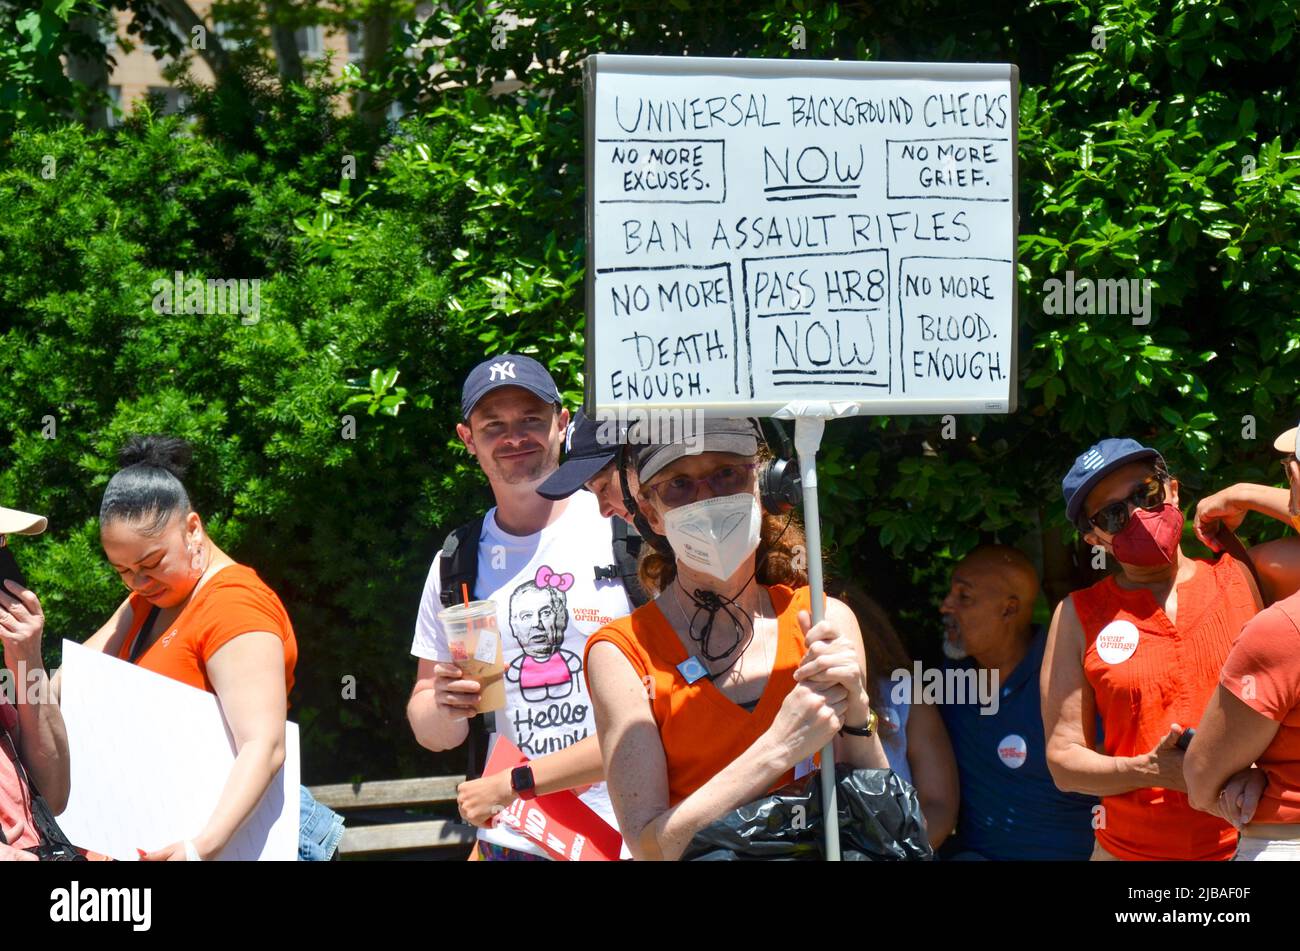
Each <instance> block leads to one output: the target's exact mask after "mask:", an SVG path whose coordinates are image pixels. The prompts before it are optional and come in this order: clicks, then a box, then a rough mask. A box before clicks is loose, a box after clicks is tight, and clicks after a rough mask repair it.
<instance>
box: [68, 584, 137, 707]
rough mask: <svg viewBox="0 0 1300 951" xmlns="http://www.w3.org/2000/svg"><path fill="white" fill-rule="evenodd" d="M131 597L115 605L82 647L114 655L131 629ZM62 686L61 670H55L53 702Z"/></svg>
mask: <svg viewBox="0 0 1300 951" xmlns="http://www.w3.org/2000/svg"><path fill="white" fill-rule="evenodd" d="M132 620H133V618H132V612H131V598H130V597H129V596H128V597H127V598H126V599H125V600H123V601H122V603H121V604H119V605H118V606H117V610H116V611H114V612H113V613H112V614H111V615H109V618H108V620H107V621H105V622H104V623H103V625H102V626H101V627H100V628H99V630H97V631H96V632H95V633H94V634H92V635H90V637H88V638H86V640H85V641H84V642H83V644H82V646H83V647H89V648H90V649H91V650H96V651H99V652H100V653H102V654H108V655H109V656H111V657H116V656H117V653H118V651H120V650H121V649H122V642H123V641H125V640H126V636H127V634H128V633H130V631H131V622H132ZM62 686H63V676H62V671H60V670H56V671H55V672H54V674H53V676H52V677H51V678H50V689H51V691H52V692H53V695H54V702H55V703H58V702H59V696H60V694H59V691H60V690H61V689H62Z"/></svg>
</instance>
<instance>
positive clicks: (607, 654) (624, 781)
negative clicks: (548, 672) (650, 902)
mask: <svg viewBox="0 0 1300 951" xmlns="http://www.w3.org/2000/svg"><path fill="white" fill-rule="evenodd" d="M587 672H588V682H589V684H590V687H591V696H592V703H593V705H594V706H595V712H596V732H597V735H598V736H599V737H600V746H601V751H602V753H603V754H604V761H605V775H606V777H607V781H608V783H609V792H610V799H611V801H612V803H613V806H614V813H615V815H616V816H617V817H618V824H619V828H620V829H621V830H622V832H623V838H624V840H625V841H626V842H627V847H628V850H629V851H631V853H632V855H633V857H634V858H637V859H669V860H672V859H677V858H680V857H681V855H682V853H683V852H685V851H686V847H687V846H688V845H689V844H690V841H691V839H692V838H693V837H694V836H695V834H696V833H697V832H699V831H700V830H701V829H703V828H704V827H705V826H707V825H708V824H709V823H711V822H713V821H715V820H716V819H718V818H720V817H721V816H723V815H724V814H726V813H727V812H729V811H730V810H732V809H735V808H737V807H739V806H742V805H744V804H745V803H747V802H752V801H753V800H754V799H757V798H758V797H759V796H761V795H763V794H764V793H765V792H767V790H769V789H771V788H772V785H773V784H774V783H776V782H777V780H779V779H780V778H781V776H782V775H783V774H784V773H785V771H786V770H788V769H789V768H790V767H791V766H793V765H794V764H795V763H797V762H799V761H800V760H802V759H804V758H806V757H807V756H810V755H811V754H812V753H814V752H815V751H817V750H819V749H820V748H821V747H822V746H824V745H825V744H826V742H827V741H828V740H829V739H830V738H831V737H832V736H833V735H834V734H835V732H836V731H838V730H839V728H840V726H841V724H842V721H841V720H840V717H841V716H842V715H843V712H844V711H845V709H846V708H847V693H846V691H844V689H843V688H842V687H840V686H838V685H836V686H833V687H831V688H829V689H827V690H826V691H825V692H823V691H820V690H819V689H818V688H817V687H816V686H815V685H808V684H797V685H796V686H795V688H794V690H793V691H792V692H791V693H790V694H788V695H787V696H786V699H785V701H784V702H783V703H782V705H781V712H780V713H779V714H778V716H777V722H776V723H774V724H773V726H772V728H769V729H768V731H767V732H765V733H764V734H763V735H762V736H761V737H759V739H758V740H756V741H755V742H754V743H753V744H752V745H751V746H750V747H749V748H748V749H747V750H745V751H744V752H743V753H741V754H740V756H738V757H736V759H734V760H732V761H731V762H730V763H726V764H720V769H719V770H718V772H717V773H716V774H715V775H714V776H713V778H712V779H710V780H709V781H708V782H706V783H705V784H704V785H703V786H701V787H700V788H699V789H697V790H696V791H695V792H693V793H692V794H691V795H689V796H687V797H686V798H685V799H683V800H682V801H681V802H679V803H677V804H676V805H675V806H671V807H670V806H669V805H668V764H667V760H666V758H665V756H664V748H663V743H662V742H661V740H660V738H659V728H658V726H657V725H656V723H655V720H654V716H653V715H652V713H651V710H650V702H649V700H648V699H647V697H646V691H645V685H644V684H643V683H642V681H641V678H640V677H639V676H637V673H636V671H635V669H634V668H633V667H632V665H631V663H629V662H628V660H627V658H626V657H625V656H624V655H623V652H622V651H620V650H619V649H618V648H617V647H615V646H614V645H613V644H610V643H608V642H604V641H602V642H600V643H597V644H595V645H593V646H592V648H591V650H590V651H589V652H588V655H587Z"/></svg>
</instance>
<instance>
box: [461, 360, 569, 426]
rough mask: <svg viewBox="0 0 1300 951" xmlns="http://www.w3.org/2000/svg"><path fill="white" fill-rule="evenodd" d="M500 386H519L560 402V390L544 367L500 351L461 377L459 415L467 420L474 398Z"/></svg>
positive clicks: (541, 396)
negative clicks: (463, 380) (462, 382)
mask: <svg viewBox="0 0 1300 951" xmlns="http://www.w3.org/2000/svg"><path fill="white" fill-rule="evenodd" d="M502 386H522V387H523V388H524V389H526V390H528V392H530V393H533V394H535V395H537V396H538V397H540V398H541V399H543V400H545V401H546V402H548V403H559V402H560V390H559V388H558V387H557V386H556V385H555V381H554V380H553V379H551V374H550V373H548V372H547V370H546V367H544V366H542V365H541V364H540V363H538V362H537V361H536V360H534V359H533V358H532V357H525V356H522V355H520V354H517V353H503V354H501V356H499V357H489V358H488V359H486V360H484V361H483V362H482V363H480V364H479V365H478V366H476V367H475V368H474V369H472V370H470V371H469V376H467V377H465V386H464V387H463V388H462V389H461V391H460V415H461V418H462V419H466V420H468V419H469V414H470V413H471V412H473V410H474V407H475V406H477V405H478V401H479V400H481V399H482V398H483V397H485V396H487V395H488V394H489V393H491V392H492V391H493V390H495V389H497V388H498V387H502Z"/></svg>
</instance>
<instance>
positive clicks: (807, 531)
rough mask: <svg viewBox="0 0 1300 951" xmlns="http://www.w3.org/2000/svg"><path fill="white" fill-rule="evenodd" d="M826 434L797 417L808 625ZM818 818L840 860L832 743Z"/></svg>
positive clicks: (819, 604) (831, 856)
mask: <svg viewBox="0 0 1300 951" xmlns="http://www.w3.org/2000/svg"><path fill="white" fill-rule="evenodd" d="M825 431H826V418H825V417H824V416H797V417H795V421H794V448H795V451H796V452H797V453H798V454H799V478H800V479H802V480H803V518H804V535H805V538H806V541H807V543H808V587H809V589H811V595H810V602H809V603H810V605H811V607H812V622H813V624H820V623H821V621H822V620H823V619H824V618H825V617H826V607H825V600H826V598H825V593H824V591H823V586H822V526H821V516H820V515H819V514H818V511H817V449H818V447H819V446H821V444H822V433H824V432H825ZM821 780H822V816H823V821H824V822H825V824H826V825H825V829H826V861H828V862H838V861H839V860H840V823H839V804H838V802H837V801H836V796H835V741H834V740H833V739H832V740H831V742H829V743H827V744H826V746H825V747H824V748H823V749H822V772H821Z"/></svg>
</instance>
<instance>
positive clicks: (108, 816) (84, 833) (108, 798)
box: [58, 640, 299, 861]
mask: <svg viewBox="0 0 1300 951" xmlns="http://www.w3.org/2000/svg"><path fill="white" fill-rule="evenodd" d="M62 671H63V674H62V686H61V687H60V694H59V706H60V709H61V710H62V713H63V720H64V723H65V724H66V726H67V731H68V754H69V757H70V761H71V765H72V794H71V797H70V799H69V801H68V808H67V809H66V810H65V811H64V812H63V814H62V815H60V816H59V817H58V821H59V826H60V828H62V829H63V831H64V833H65V834H66V835H67V836H68V838H69V839H70V840H71V841H72V842H73V843H74V844H75V845H78V846H81V847H82V848H86V849H91V850H93V851H95V852H101V853H103V854H104V855H109V856H112V857H113V858H115V859H118V860H120V861H135V860H136V859H137V858H138V853H137V852H136V849H137V848H140V849H144V850H145V851H146V852H149V851H153V850H154V849H160V848H162V847H164V846H167V845H171V844H172V843H173V842H179V841H183V840H184V839H189V838H193V837H194V836H195V835H197V834H198V833H199V832H200V831H201V830H202V829H203V827H204V825H205V824H206V823H207V821H208V818H209V816H211V815H212V811H213V809H214V808H215V807H216V805H217V802H218V800H219V799H220V798H221V791H222V789H223V788H224V786H225V784H226V779H227V777H228V776H229V774H230V767H231V766H232V765H233V764H234V762H235V743H234V739H233V738H232V737H231V735H230V731H229V729H228V728H227V726H226V721H225V718H224V717H223V716H222V713H221V705H220V704H219V703H218V701H217V698H216V697H215V696H213V695H212V694H210V693H207V692H206V691H203V690H198V689H196V688H194V687H191V686H189V685H188V684H183V683H180V682H179V681H176V680H172V679H171V678H170V677H164V676H162V675H161V674H157V673H154V672H153V671H151V670H144V669H143V668H140V667H137V666H136V665H134V664H128V663H127V662H126V661H123V660H119V659H118V658H116V657H110V656H108V655H107V654H104V653H101V652H100V651H96V650H92V649H90V648H87V647H83V646H82V645H80V644H76V643H74V642H72V641H66V640H65V641H64V642H63V667H62ZM298 783H299V768H298V725H297V724H296V723H286V724H285V736H284V766H283V767H282V768H281V770H280V772H279V773H277V774H276V776H275V778H274V779H273V780H272V781H271V785H270V787H269V788H268V789H267V791H266V794H265V795H264V796H263V797H262V801H261V803H260V804H259V805H258V807H257V809H256V811H254V813H253V814H252V815H251V816H250V817H249V819H248V821H247V822H245V823H244V825H243V826H242V827H241V828H240V830H239V832H237V833H236V834H235V837H234V838H233V839H232V840H231V841H230V844H229V845H227V846H226V848H225V850H224V851H223V852H222V853H221V855H220V856H218V858H220V859H222V860H236V861H238V860H243V861H251V860H256V859H271V860H284V861H294V860H296V859H297V857H298V816H299V801H298Z"/></svg>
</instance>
